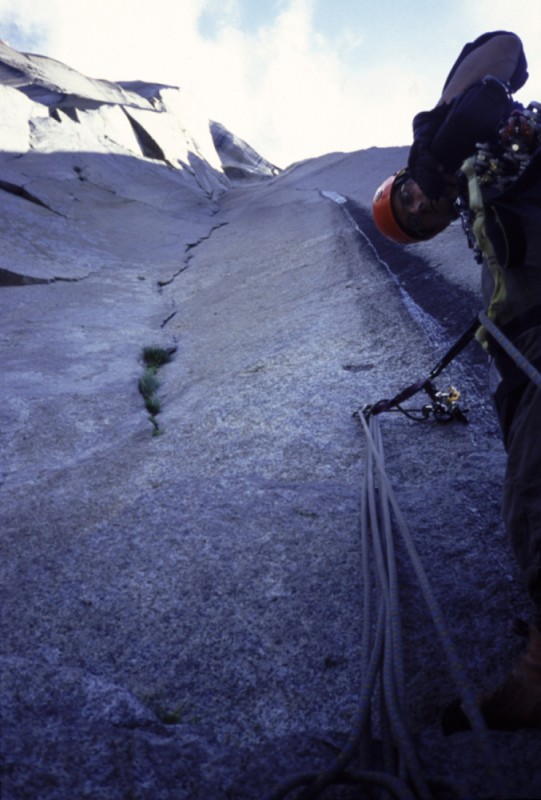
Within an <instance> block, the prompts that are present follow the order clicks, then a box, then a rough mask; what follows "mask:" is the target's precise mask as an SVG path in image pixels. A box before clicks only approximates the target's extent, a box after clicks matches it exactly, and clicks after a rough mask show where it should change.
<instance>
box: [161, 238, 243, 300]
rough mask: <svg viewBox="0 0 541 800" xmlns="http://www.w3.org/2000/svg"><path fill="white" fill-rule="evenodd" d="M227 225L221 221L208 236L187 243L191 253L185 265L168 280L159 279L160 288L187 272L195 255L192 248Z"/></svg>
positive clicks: (187, 248) (185, 260) (187, 250)
mask: <svg viewBox="0 0 541 800" xmlns="http://www.w3.org/2000/svg"><path fill="white" fill-rule="evenodd" d="M225 225H229V223H228V222H220V224H219V225H214V226H213V227H212V228H211V229H210V231H209V232H208V234H207V236H202V237H201V238H200V239H198V240H197V242H192V243H190V244H188V245H186V253H189V255H187V256H186V258H185V259H184V263H183V265H182V266H181V267H180V268H179V269H178V270H177V271H176V272H175V273H173V275H171V277H170V278H168V279H167V280H161V281H158V286H159V287H160V289H161V288H162V287H164V286H169V284H171V283H173V281H174V280H175V278H177V277H178V276H179V275H180V274H181V273H182V272H185V271H186V270H187V269H188V267H189V266H190V261H191V260H192V257H193V255H192V253H191V252H190V251H191V250H194V249H195V248H196V247H199V245H200V244H202V243H203V242H206V241H207V240H208V239H210V237H211V236H212V234H213V233H214V231H217V230H218V229H219V228H223V227H224V226H225Z"/></svg>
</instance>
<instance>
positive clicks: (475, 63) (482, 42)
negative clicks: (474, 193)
mask: <svg viewBox="0 0 541 800" xmlns="http://www.w3.org/2000/svg"><path fill="white" fill-rule="evenodd" d="M498 37H500V39H501V41H502V43H504V44H505V43H506V42H509V44H510V45H512V46H513V55H512V57H511V58H509V59H508V63H506V68H505V71H504V74H501V70H500V74H499V75H498V77H493V75H494V73H496V72H497V71H498V70H497V69H496V65H495V64H494V63H493V62H492V61H491V55H492V49H493V45H494V43H495V41H496V40H497V38H498ZM466 60H467V63H468V66H469V67H470V66H471V67H472V74H474V75H482V76H483V77H482V78H481V79H476V80H474V81H473V82H472V83H471V84H470V85H467V84H466V86H465V87H463V90H462V91H461V93H460V94H458V95H457V96H455V97H453V98H452V100H451V101H450V102H442V101H440V102H439V103H438V105H437V106H436V107H435V108H433V109H432V110H431V111H422V112H420V113H419V114H417V115H416V116H415V118H414V120H413V145H412V147H411V150H410V154H409V159H408V168H409V170H410V173H411V175H412V177H413V179H414V180H415V181H416V183H418V184H419V186H420V187H421V189H422V190H423V192H424V193H425V194H426V195H427V196H428V197H430V198H433V199H437V198H438V197H439V196H441V194H442V193H443V188H444V184H443V179H442V168H443V170H444V171H445V172H447V173H450V174H454V173H455V172H456V171H457V170H458V169H459V168H460V166H461V164H462V163H463V161H464V160H465V159H466V158H468V156H470V155H472V154H473V153H474V151H475V146H476V144H477V143H478V142H485V141H490V140H491V139H492V138H494V137H495V136H496V135H497V133H498V130H499V128H500V127H501V125H502V124H503V123H504V122H505V120H506V119H507V117H508V116H509V114H510V113H511V111H512V110H513V108H514V107H515V106H516V105H517V104H516V103H515V102H514V101H513V99H512V97H511V92H515V91H517V90H518V89H520V88H521V86H523V85H524V83H525V82H526V80H527V78H528V70H527V63H526V57H525V55H524V51H523V49H522V43H521V42H520V40H519V39H518V37H516V36H515V35H514V34H510V33H508V32H506V31H495V32H493V33H486V34H484V35H483V36H480V37H479V38H477V39H476V40H475V41H474V42H471V43H469V44H467V45H466V46H465V47H464V48H463V50H462V52H461V53H460V55H459V57H458V58H457V60H456V61H455V63H454V65H453V67H452V69H451V71H450V73H449V75H448V76H447V79H446V81H445V84H444V87H443V92H442V94H443V96H446V95H449V89H450V87H452V85H453V81H455V82H456V78H457V76H458V75H459V72H460V67H461V65H463V64H464V63H465V62H466Z"/></svg>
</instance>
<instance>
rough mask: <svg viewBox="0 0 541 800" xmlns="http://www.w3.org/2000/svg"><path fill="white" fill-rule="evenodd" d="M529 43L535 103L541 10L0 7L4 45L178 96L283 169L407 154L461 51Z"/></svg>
mask: <svg viewBox="0 0 541 800" xmlns="http://www.w3.org/2000/svg"><path fill="white" fill-rule="evenodd" d="M500 28H503V29H506V30H514V31H515V32H516V33H518V34H519V35H520V36H521V38H522V39H523V41H524V44H525V48H526V53H527V57H528V62H529V67H530V76H531V77H530V80H529V82H528V84H527V85H526V87H525V89H523V90H522V92H521V93H520V94H519V96H518V99H520V100H522V101H523V102H527V101H529V100H532V99H539V100H541V47H540V46H539V42H540V41H541V0H522V1H521V2H520V3H511V2H510V1H509V0H439V2H438V3H434V0H430V2H429V1H428V0H417V2H399V1H398V0H150V2H149V0H76V1H74V2H67V0H17V3H16V4H14V3H13V0H0V38H3V39H4V40H6V41H8V42H9V44H10V45H11V46H12V47H15V48H16V49H18V50H23V51H30V52H38V53H42V54H44V55H49V56H51V57H53V58H56V59H58V60H59V61H63V62H65V63H67V64H68V65H69V66H71V67H73V68H75V69H78V70H80V71H81V72H83V73H85V74H86V75H89V76H91V77H96V78H107V79H108V80H113V81H114V80H134V79H141V80H148V81H159V82H163V83H169V84H174V85H178V86H180V87H181V88H184V89H186V90H189V91H190V93H191V94H192V95H194V96H195V97H196V98H197V100H198V103H199V105H200V106H201V109H202V111H203V113H204V114H205V115H206V116H208V117H209V118H212V119H217V120H219V121H220V122H222V123H223V124H224V125H226V126H227V127H229V128H230V129H231V130H232V131H233V132H235V133H237V134H238V135H239V136H241V137H243V138H244V139H246V140H247V141H248V142H249V143H250V144H251V145H252V146H253V147H255V148H256V149H257V150H258V151H259V152H260V153H261V154H262V155H263V156H264V157H266V158H268V159H269V160H271V161H273V162H274V163H276V164H278V165H279V166H287V165H288V164H289V163H292V162H293V161H297V160H300V159H303V158H309V157H312V156H317V155H321V154H323V153H326V152H331V151H337V150H342V151H350V150H357V149H363V148H366V147H371V146H389V145H395V144H409V143H410V138H411V120H412V117H413V116H414V114H415V113H416V112H417V111H419V110H421V109H426V108H430V107H432V106H433V105H434V104H435V103H436V102H437V99H438V96H439V92H440V89H441V86H442V84H443V81H444V79H445V77H446V74H447V72H448V70H449V68H450V66H451V64H452V62H453V61H454V59H455V58H456V56H457V55H458V53H459V51H460V50H461V48H462V46H463V44H464V43H465V42H467V41H471V40H472V39H474V38H475V37H476V36H478V35H479V34H481V33H483V32H485V31H487V30H495V29H500Z"/></svg>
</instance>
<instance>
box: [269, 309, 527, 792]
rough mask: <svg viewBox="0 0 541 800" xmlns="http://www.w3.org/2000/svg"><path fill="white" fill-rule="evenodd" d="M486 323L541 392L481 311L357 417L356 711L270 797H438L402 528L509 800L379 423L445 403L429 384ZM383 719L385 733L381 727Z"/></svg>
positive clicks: (453, 671)
mask: <svg viewBox="0 0 541 800" xmlns="http://www.w3.org/2000/svg"><path fill="white" fill-rule="evenodd" d="M480 323H481V324H482V325H483V326H484V327H485V328H486V330H487V331H488V332H489V334H490V335H491V336H492V337H493V338H494V339H495V340H496V341H497V342H498V344H499V345H500V346H501V347H502V348H503V349H504V350H505V352H506V353H507V354H508V355H509V356H510V357H511V358H512V359H513V360H514V361H515V363H516V364H517V365H518V366H519V367H520V368H521V369H522V370H523V371H524V372H525V374H526V375H527V376H528V377H529V378H530V380H532V381H533V382H534V383H535V385H536V386H538V387H539V388H541V374H540V373H539V372H538V371H537V370H536V369H535V367H534V366H533V365H532V364H530V362H529V361H528V360H527V359H526V358H525V357H524V356H523V355H522V354H521V353H520V351H518V350H517V348H515V347H514V345H513V344H512V343H511V342H510V341H509V340H508V339H507V337H506V336H505V335H504V334H503V333H502V331H501V330H500V329H499V328H498V327H497V326H496V325H495V324H494V323H493V322H492V320H490V319H489V318H488V317H487V315H486V314H485V313H484V312H481V313H480V314H479V316H478V317H476V318H475V320H474V321H473V322H472V323H471V325H470V326H469V327H468V329H467V331H466V332H465V333H464V334H463V335H462V336H461V337H460V339H459V340H458V341H457V342H456V343H455V344H454V345H453V346H452V347H451V348H450V350H449V351H448V352H447V353H446V354H445V356H444V357H443V358H442V359H441V361H440V362H438V364H437V365H436V366H435V367H434V369H433V370H431V372H430V373H429V375H428V377H427V378H425V379H423V380H421V381H417V382H416V383H414V384H412V385H411V386H409V387H407V388H406V389H404V390H402V392H399V393H398V395H396V396H395V397H394V398H392V399H391V400H381V401H379V402H378V403H376V404H374V405H371V406H365V407H364V408H363V409H361V410H359V411H357V412H356V413H355V416H356V417H357V419H358V420H359V422H360V424H361V427H362V429H363V431H364V434H365V437H366V443H367V448H366V460H365V470H364V477H363V483H362V502H361V525H360V535H361V559H362V561H361V563H362V581H363V615H362V619H363V626H362V633H361V665H360V666H361V674H362V678H363V683H362V688H361V696H360V699H359V705H358V711H357V714H356V717H355V721H354V725H353V727H352V729H351V732H350V735H349V737H348V739H347V742H346V744H345V745H344V747H343V748H342V750H341V752H340V753H339V754H338V756H337V757H336V758H335V761H334V763H333V764H332V765H331V766H330V767H329V769H327V770H325V771H323V772H321V773H319V774H318V773H308V774H302V775H296V776H293V777H291V778H290V779H289V780H287V781H286V782H285V783H283V784H281V785H280V786H278V787H277V788H276V789H275V790H274V791H273V792H271V794H269V795H268V797H267V800H286V798H287V797H288V796H289V795H290V794H291V792H293V791H295V790H299V791H300V793H296V794H295V796H294V800H315V798H318V797H319V796H320V795H321V794H322V792H324V791H325V789H326V788H328V787H329V786H331V785H333V784H346V785H359V786H367V787H368V788H372V789H374V788H376V787H379V788H380V789H385V790H386V791H387V792H388V794H389V795H390V796H392V797H395V798H397V799H398V800H414V798H415V800H416V799H417V798H419V800H431V798H432V797H433V795H432V792H431V789H430V786H429V784H428V782H427V780H426V777H425V775H424V772H423V768H422V765H421V763H420V761H419V757H418V755H417V752H416V749H415V744H414V742H413V739H412V737H411V735H410V732H409V725H408V708H407V692H406V680H405V675H404V656H403V644H402V628H401V619H400V617H401V615H400V603H399V593H398V572H397V563H396V556H395V542H394V537H395V535H396V532H398V533H399V534H400V536H401V539H402V542H403V545H404V547H405V550H406V553H407V555H408V557H409V560H410V562H411V566H412V569H413V572H414V574H415V576H416V578H417V582H418V584H419V587H420V590H421V593H422V596H423V598H424V601H425V603H426V606H427V609H428V611H429V614H430V616H431V618H432V622H433V624H434V627H435V629H436V633H437V635H438V638H439V640H440V643H441V645H442V647H443V651H444V653H445V655H446V659H447V664H448V668H449V673H450V677H451V678H452V680H453V681H454V684H455V687H456V690H457V693H458V696H459V702H460V704H461V708H462V710H463V712H464V714H465V716H466V717H467V718H468V720H469V723H470V727H471V731H472V735H473V739H474V741H475V742H476V744H477V746H478V747H479V749H480V754H481V755H482V757H483V760H484V763H485V768H486V775H487V779H488V781H489V782H490V783H491V784H492V786H493V787H494V797H497V796H499V795H501V794H504V781H503V777H502V775H501V773H500V770H499V768H498V766H497V762H496V761H495V759H494V756H493V754H492V752H491V750H492V748H491V742H490V739H489V736H488V732H487V729H486V726H485V722H484V719H483V717H482V714H481V712H480V710H479V706H478V704H477V702H476V698H475V695H474V693H473V691H472V689H471V687H470V684H469V682H468V679H467V676H466V674H465V671H464V668H463V666H462V663H461V660H460V658H459V656H458V655H457V652H456V650H455V647H454V644H453V642H452V639H451V636H450V635H449V631H448V629H447V626H446V624H445V620H444V617H443V614H442V611H441V608H440V606H439V603H438V601H437V599H436V596H435V594H434V592H433V590H432V587H431V585H430V581H429V579H428V576H427V574H426V572H425V570H424V567H423V565H422V562H421V559H420V557H419V554H418V552H417V549H416V547H415V544H414V541H413V538H412V536H411V533H410V531H409V529H408V526H407V524H406V522H405V519H404V517H403V514H402V512H401V510H400V507H399V504H398V502H397V499H396V496H395V493H394V491H393V488H392V485H391V483H390V480H389V478H388V475H387V471H386V466H385V456H384V451H383V443H382V437H381V431H380V427H379V414H380V413H381V412H383V411H391V410H394V409H395V408H397V407H399V406H400V404H401V403H402V402H403V401H404V400H405V399H407V398H409V397H411V396H413V395H414V394H416V393H417V392H419V391H421V390H424V391H426V392H427V393H428V394H429V396H430V397H431V398H432V400H433V403H436V402H440V397H439V395H438V393H436V390H435V388H434V387H433V385H432V382H431V381H432V380H433V379H434V378H435V377H437V376H438V375H439V374H440V373H441V372H442V370H443V369H444V368H445V367H446V366H447V365H448V364H449V363H450V362H451V361H452V360H453V359H454V358H455V357H456V356H457V355H458V354H459V353H460V352H461V351H462V350H463V349H464V347H465V346H466V345H467V344H468V342H469V341H471V340H472V339H473V337H474V336H475V333H476V331H477V330H478V328H479V324H480ZM444 411H445V409H444ZM434 416H435V417H436V419H438V418H441V416H443V417H448V418H454V419H459V420H461V421H464V420H463V419H462V415H461V414H459V413H455V410H454V408H453V407H451V408H450V411H449V413H448V412H447V411H445V413H444V414H443V415H440V417H438V414H437V413H434ZM374 607H376V612H377V613H376V614H374ZM376 722H377V723H378V730H377V731H374V730H373V728H374V726H375V723H376ZM374 734H376V735H377V737H378V738H379V740H380V741H381V745H382V752H383V756H382V762H383V763H382V770H381V771H376V770H374V769H373V768H372V766H373V764H372V763H371V761H372V760H373V759H372V758H371V750H372V743H373V741H374ZM352 765H354V767H352ZM454 788H455V789H456V791H457V792H458V793H459V794H458V796H459V797H466V796H468V792H467V789H465V788H464V787H462V786H455V787H454Z"/></svg>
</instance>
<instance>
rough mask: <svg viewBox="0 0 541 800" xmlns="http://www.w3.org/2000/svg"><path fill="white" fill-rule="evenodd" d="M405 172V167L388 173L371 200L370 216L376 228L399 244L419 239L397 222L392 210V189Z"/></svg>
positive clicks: (410, 242)
mask: <svg viewBox="0 0 541 800" xmlns="http://www.w3.org/2000/svg"><path fill="white" fill-rule="evenodd" d="M407 174H408V173H407V169H401V170H400V171H399V172H395V173H394V175H390V176H389V177H388V178H387V179H386V180H384V181H383V183H382V184H381V186H379V187H378V188H377V189H376V193H375V195H374V200H373V202H372V216H373V217H374V222H375V223H376V227H377V229H378V230H379V232H380V233H382V234H383V235H384V236H386V237H387V238H388V239H392V240H393V242H399V243H400V244H412V243H413V242H418V241H419V238H418V237H416V236H414V235H413V234H411V233H408V232H407V231H405V230H404V229H403V228H402V227H401V226H400V225H399V224H398V220H397V219H396V216H395V213H394V210H393V204H392V196H393V191H394V189H395V187H396V184H397V182H398V181H401V180H402V179H403V178H404V177H405V176H406V175H407Z"/></svg>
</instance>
